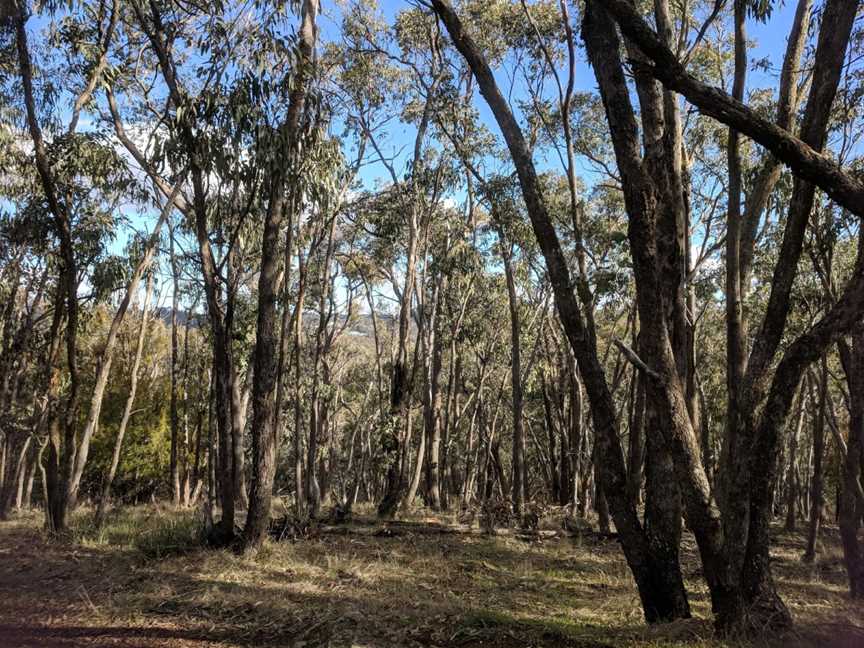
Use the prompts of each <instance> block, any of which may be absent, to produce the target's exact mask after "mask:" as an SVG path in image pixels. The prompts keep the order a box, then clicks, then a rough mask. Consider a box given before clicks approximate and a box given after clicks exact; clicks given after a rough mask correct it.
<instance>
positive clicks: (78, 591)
mask: <svg viewBox="0 0 864 648" xmlns="http://www.w3.org/2000/svg"><path fill="white" fill-rule="evenodd" d="M135 571H136V568H135V565H134V562H133V560H132V559H131V557H129V556H123V555H122V554H120V555H118V552H117V550H116V549H114V550H97V549H91V548H82V547H80V546H74V545H70V544H69V543H63V542H48V541H46V540H45V538H44V536H42V534H40V533H39V532H38V531H36V530H35V529H33V528H31V527H29V526H26V525H24V524H21V523H15V522H13V523H4V524H3V525H0V646H2V647H3V648H25V647H27V648H29V647H31V646H33V647H35V646H38V647H40V648H42V647H52V648H53V647H54V646H58V647H60V646H62V647H64V648H66V647H69V646H112V647H113V646H121V647H124V648H125V647H129V648H132V647H133V646H134V647H135V648H163V647H165V648H167V647H169V646H170V647H178V648H209V647H211V646H223V647H224V646H233V645H237V644H234V643H231V642H230V641H214V640H213V639H212V637H208V636H207V633H206V629H205V628H195V629H189V628H181V627H178V626H176V625H174V624H172V623H170V620H166V619H159V618H156V619H152V618H146V617H144V618H142V619H140V622H139V620H135V622H134V623H124V624H121V625H118V624H116V623H114V622H113V620H112V619H109V618H106V616H105V614H104V613H103V612H102V611H101V609H102V607H103V606H104V604H105V603H106V602H109V601H110V599H111V597H112V596H113V595H114V594H115V593H116V592H118V591H119V590H121V589H122V588H126V587H129V586H130V584H131V583H132V582H133V581H134V580H135V579H136V578H139V577H140V575H138V574H136V573H135Z"/></svg>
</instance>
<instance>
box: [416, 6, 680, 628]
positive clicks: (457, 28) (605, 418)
mask: <svg viewBox="0 0 864 648" xmlns="http://www.w3.org/2000/svg"><path fill="white" fill-rule="evenodd" d="M432 6H433V8H434V10H435V12H436V13H437V14H438V16H439V17H440V18H441V20H442V22H443V23H444V25H445V26H446V28H447V31H448V32H449V34H450V37H451V39H452V40H453V43H454V45H455V46H456V48H457V49H458V50H459V52H460V53H461V54H462V55H463V56H464V57H465V59H466V61H467V63H468V66H469V67H470V68H471V71H472V73H473V75H474V77H475V78H476V79H477V82H478V85H479V87H480V91H481V94H482V95H483V97H484V98H485V99H486V101H487V102H488V104H489V107H490V108H491V110H492V112H493V114H494V116H495V119H496V121H497V122H498V125H499V127H500V128H501V131H502V133H503V135H504V139H505V141H506V143H507V147H508V149H509V151H510V156H511V158H512V160H513V163H514V166H515V167H516V172H517V176H518V178H519V184H520V187H521V190H522V195H523V198H524V200H525V203H526V206H527V208H528V214H529V218H530V220H531V225H532V228H533V230H534V233H535V236H536V238H537V241H538V243H539V245H540V249H541V251H542V253H543V256H544V259H545V261H546V268H547V272H548V273H549V277H550V281H551V284H552V288H553V293H554V296H555V304H556V308H557V310H558V314H559V317H560V318H561V321H562V324H563V326H564V330H565V332H566V334H567V338H568V340H569V342H570V344H571V346H572V348H573V351H574V354H575V356H576V359H577V363H578V364H579V368H580V372H581V374H582V377H583V380H584V382H585V387H586V391H587V392H588V397H589V402H590V403H591V409H592V415H593V418H594V428H595V432H596V434H597V441H596V443H597V444H598V445H599V446H600V454H601V455H602V457H603V461H602V465H601V470H600V476H601V479H602V481H603V483H604V491H605V493H606V496H607V498H608V499H609V504H610V508H611V509H612V513H613V517H614V518H615V526H616V528H617V529H618V533H619V538H620V539H621V542H622V546H623V548H624V553H625V556H626V558H627V561H628V564H629V566H630V568H631V571H632V572H633V575H634V577H635V580H636V583H637V587H638V589H639V593H640V598H641V600H642V604H643V609H644V611H645V616H646V619H647V620H649V621H657V620H660V619H668V618H672V617H673V616H675V614H676V611H677V610H676V608H675V600H676V595H675V593H672V592H669V591H668V590H667V589H666V586H665V583H663V582H662V581H660V580H658V577H659V576H661V575H660V574H658V570H656V569H654V568H653V560H652V557H651V555H650V552H649V548H648V545H647V542H646V539H645V535H644V531H643V529H642V526H641V524H640V523H639V520H638V518H637V515H636V509H635V506H634V505H633V503H632V502H631V501H630V500H629V499H628V498H627V497H626V472H625V468H624V458H623V453H622V451H621V446H620V441H619V438H618V433H617V429H616V422H615V409H614V405H613V402H612V397H611V394H610V393H609V389H608V386H607V385H606V379H605V375H604V371H603V368H602V366H601V364H600V362H599V359H598V357H597V353H596V349H595V348H594V346H593V344H592V343H591V341H590V340H589V337H588V335H587V333H586V328H585V324H584V321H583V319H582V315H581V313H580V310H579V306H578V304H577V302H576V299H575V296H574V294H573V290H572V286H573V283H572V281H571V278H570V272H569V269H568V267H567V264H566V261H565V259H564V255H563V252H562V250H561V246H560V243H559V241H558V237H557V234H556V232H555V229H554V227H553V225H552V222H551V220H550V218H549V214H548V210H547V208H546V204H545V202H544V200H543V196H542V191H541V189H540V183H539V181H538V179H537V174H536V170H535V168H534V163H533V161H532V159H531V154H530V151H529V148H528V145H527V142H526V141H525V139H524V137H523V135H522V131H521V129H520V127H519V125H518V123H517V122H516V119H515V118H514V116H513V114H512V112H511V111H510V108H509V106H508V105H507V102H506V100H505V99H504V97H503V96H502V95H501V92H500V91H499V89H498V86H497V83H496V81H495V78H494V75H493V74H492V70H491V69H490V68H489V65H488V63H487V62H486V60H485V58H484V56H483V55H482V54H481V52H480V51H479V49H478V48H477V46H476V45H475V43H474V41H473V39H472V38H471V37H470V36H469V35H468V33H467V32H466V31H465V29H464V27H463V25H462V22H461V20H460V19H459V17H458V16H457V15H456V13H455V12H454V11H453V9H452V7H451V6H450V5H449V3H447V2H446V0H433V1H432Z"/></svg>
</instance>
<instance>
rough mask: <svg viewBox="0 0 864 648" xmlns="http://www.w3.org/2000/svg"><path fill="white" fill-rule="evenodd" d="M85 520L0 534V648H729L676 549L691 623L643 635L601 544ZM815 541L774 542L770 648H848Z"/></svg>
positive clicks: (860, 641) (179, 520) (147, 517)
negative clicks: (787, 616) (778, 609)
mask: <svg viewBox="0 0 864 648" xmlns="http://www.w3.org/2000/svg"><path fill="white" fill-rule="evenodd" d="M86 519H87V518H86V514H82V517H81V518H79V519H78V520H77V522H76V526H75V533H74V536H73V538H72V539H71V540H66V541H52V542H48V541H46V540H45V539H44V538H43V537H42V535H41V533H40V532H39V530H38V524H39V520H38V518H36V517H35V516H33V515H29V516H24V517H22V518H19V519H18V520H16V521H14V522H12V523H5V524H3V525H2V526H0V547H2V549H0V638H2V637H3V633H4V630H5V631H6V633H7V636H9V637H12V640H13V643H11V644H10V643H3V640H2V639H0V645H3V646H6V645H40V646H41V645H64V646H65V645H69V646H73V645H74V646H78V645H124V646H125V645H129V646H133V645H134V646H162V645H165V646H211V645H221V646H251V645H256V646H258V645H273V646H296V647H298V648H299V647H300V646H333V647H337V646H358V647H372V646H375V647H385V646H427V647H431V646H441V647H444V646H447V647H450V646H454V647H455V646H502V647H513V648H516V647H517V646H518V647H520V648H521V647H529V646H544V647H551V646H574V647H580V648H589V647H599V646H640V647H649V646H652V647H660V646H670V647H671V646H705V647H712V648H719V647H720V646H732V645H741V643H740V642H735V643H728V642H727V643H721V642H719V641H716V640H714V639H713V638H712V631H711V625H710V621H709V620H708V619H709V618H710V615H709V610H708V601H707V592H706V589H705V587H704V584H703V582H702V581H701V579H700V577H699V569H698V561H697V559H696V557H695V553H694V547H693V546H692V543H691V542H690V541H688V542H687V543H685V555H684V570H685V575H686V576H687V578H688V590H689V592H690V595H691V603H692V605H693V609H694V617H695V618H694V619H692V620H689V621H686V622H679V623H674V624H667V625H663V626H656V627H650V628H649V627H646V626H645V625H644V624H643V623H642V617H641V611H640V608H639V602H638V598H637V595H636V592H635V589H634V587H633V583H632V578H631V577H630V574H629V572H628V570H627V567H626V565H625V563H624V560H623V558H622V555H621V552H620V549H619V548H618V546H617V544H616V543H615V542H614V541H608V540H602V541H592V540H590V539H584V540H581V541H579V540H573V539H569V538H566V539H553V540H545V541H543V542H542V543H538V542H525V541H522V540H517V539H514V538H511V537H499V536H473V535H471V536H465V535H428V534H413V533H410V532H407V533H402V534H401V535H399V536H398V537H386V536H381V537H375V536H371V535H338V536H337V535H322V536H320V537H316V538H311V539H308V540H304V541H302V542H298V543H293V544H292V543H290V542H283V543H278V544H277V543H269V544H267V545H266V546H265V548H264V549H263V550H262V551H261V552H260V553H259V554H258V555H257V556H255V557H254V558H249V557H240V556H237V555H235V554H233V553H231V552H228V551H214V550H207V549H201V548H199V547H197V546H195V542H196V538H197V535H196V534H197V526H196V523H195V521H194V516H193V514H192V513H189V512H186V513H177V512H172V511H169V510H167V509H156V508H153V507H141V508H138V509H135V510H131V511H125V512H123V513H120V514H118V515H116V516H114V517H113V518H111V519H110V520H109V523H108V525H107V526H106V527H105V529H104V530H103V531H102V532H100V533H96V532H95V531H94V530H93V529H92V528H88V526H87V524H86V522H85V521H86ZM423 520H424V521H429V518H423ZM437 521H441V520H440V519H437ZM825 538H826V541H825V547H824V551H823V553H822V556H821V559H820V561H819V562H817V564H816V565H813V566H810V565H803V564H802V563H801V562H800V560H799V556H800V555H801V553H802V550H803V546H802V542H801V539H800V538H798V537H797V536H786V535H781V536H778V538H777V543H776V560H777V570H776V571H777V575H778V578H779V580H780V583H781V587H782V589H783V593H784V595H785V597H786V600H787V602H788V603H789V604H790V606H791V607H792V609H793V613H794V614H795V617H796V619H797V621H798V622H799V623H798V627H797V629H796V632H795V634H793V635H790V636H786V637H783V638H782V639H780V640H777V641H776V642H774V643H778V644H782V645H783V646H786V647H790V646H796V645H800V646H808V645H809V646H830V645H837V646H840V645H847V646H864V630H860V628H861V627H864V610H862V609H860V607H858V606H855V605H854V604H852V603H851V602H850V601H849V600H848V599H847V598H846V596H845V589H844V588H845V576H844V573H843V569H842V564H841V563H840V562H838V559H839V548H838V546H837V538H836V531H835V530H833V529H830V528H829V529H826V532H825ZM160 547H167V548H168V549H160ZM154 556H157V558H154ZM22 570H23V571H22ZM22 573H23V574H25V576H24V578H23V580H22V577H21V574H22ZM855 633H860V634H858V635H857V636H856V634H855ZM67 635H68V636H70V637H72V639H71V640H70V642H69V643H62V641H63V640H64V637H66V636H67ZM31 640H32V642H31ZM15 641H17V642H18V643H14V642H15ZM28 642H30V643H28ZM841 642H842V643H841ZM769 643H771V642H769V641H768V640H767V639H766V640H763V641H760V642H758V644H757V645H768V644H769Z"/></svg>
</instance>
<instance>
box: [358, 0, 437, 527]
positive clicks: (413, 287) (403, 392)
mask: <svg viewBox="0 0 864 648" xmlns="http://www.w3.org/2000/svg"><path fill="white" fill-rule="evenodd" d="M342 30H343V33H344V35H345V38H346V40H347V42H348V44H349V51H350V54H349V55H348V56H347V58H346V59H345V62H344V64H343V66H342V69H343V72H342V74H343V81H342V85H343V88H344V91H345V92H346V94H348V96H350V97H351V99H352V101H353V103H354V105H353V107H352V109H351V112H350V116H351V119H352V120H353V121H355V122H356V123H357V124H358V125H359V127H360V129H361V130H362V132H363V133H364V135H365V137H366V138H367V139H368V141H369V145H370V148H371V149H372V150H373V151H374V153H375V156H376V162H377V163H378V164H380V165H381V167H382V168H383V169H384V172H385V173H386V174H387V176H388V177H389V180H390V185H389V186H388V187H387V188H386V189H384V190H383V192H382V198H385V199H386V201H387V202H389V203H390V205H389V206H388V208H387V215H388V217H389V218H391V219H397V221H396V222H393V223H384V222H382V223H380V224H378V226H379V227H381V228H382V230H383V231H382V233H383V234H385V235H386V236H387V239H389V242H388V241H385V243H386V244H387V245H386V247H388V248H389V249H391V250H393V251H395V249H398V248H395V246H394V243H395V242H396V240H395V239H397V236H396V234H397V231H398V230H396V231H394V229H393V228H394V225H397V224H399V225H401V226H403V227H404V228H405V229H406V230H407V236H406V238H407V241H406V244H405V248H404V252H402V251H401V250H400V256H401V254H404V259H405V261H404V264H400V265H404V277H398V276H397V275H396V274H395V273H394V272H393V271H389V272H388V274H389V276H390V278H391V283H392V284H393V292H394V293H395V294H396V295H397V296H398V299H399V327H398V331H399V336H398V343H397V348H396V354H395V358H394V360H393V363H392V370H391V381H390V405H389V413H388V416H387V417H386V419H384V420H382V421H381V443H382V448H383V451H384V452H383V459H384V461H385V462H386V464H387V466H388V467H387V482H386V483H387V486H386V489H385V493H384V496H383V498H382V500H381V502H380V504H379V507H378V513H379V515H380V516H382V517H392V516H393V515H394V514H395V513H396V510H397V508H398V506H399V504H400V502H401V501H402V500H403V498H404V495H405V491H406V487H407V483H406V482H407V477H406V473H405V470H404V468H405V465H406V463H408V461H406V459H407V457H408V456H409V450H410V448H409V447H408V444H409V443H410V440H409V437H408V429H409V425H410V409H409V407H408V403H409V400H410V398H411V390H412V383H413V380H412V379H413V376H414V375H415V374H416V373H417V372H416V367H412V366H411V361H410V350H409V343H410V330H411V311H412V304H413V301H414V299H415V294H416V293H417V290H418V286H417V281H418V279H417V276H418V275H417V264H418V261H419V259H420V256H421V255H422V250H421V245H423V239H424V232H425V231H426V230H427V228H428V225H429V223H430V219H432V218H433V216H434V214H435V212H436V207H437V205H438V204H439V203H440V201H441V200H442V198H443V196H444V195H445V189H446V186H447V182H448V177H447V171H448V162H447V160H446V158H445V159H441V158H440V156H438V154H437V153H436V152H435V151H434V150H433V149H432V148H431V146H430V142H429V138H430V132H429V131H430V126H431V123H432V119H433V116H434V112H435V102H436V99H437V88H438V87H439V85H440V83H441V80H442V79H443V77H444V76H445V75H446V74H447V67H446V65H445V63H444V61H443V60H442V58H441V52H440V34H439V33H438V31H437V29H436V27H435V24H434V22H432V21H429V20H428V18H427V17H426V16H424V15H423V13H422V12H419V11H407V12H404V13H403V14H401V15H400V21H399V22H398V24H397V25H396V26H395V28H394V29H393V30H392V31H391V30H389V29H388V28H386V27H385V26H384V25H383V24H382V22H381V20H380V19H379V18H378V17H377V16H376V15H375V13H374V11H372V10H370V8H369V7H368V6H365V5H362V4H360V5H356V6H352V7H349V9H348V11H347V12H346V15H345V18H344V20H343V26H342ZM403 63H404V65H405V66H406V67H409V68H413V69H416V70H418V71H419V74H422V76H423V78H424V79H425V80H426V83H422V84H421V83H417V82H416V81H415V83H414V84H405V83H399V82H398V81H399V79H400V76H404V72H402V73H401V74H400V71H399V67H400V65H402V64H403ZM409 78H410V77H409ZM388 102H390V103H388ZM393 102H399V104H400V105H402V106H403V113H402V115H401V119H402V121H403V122H404V123H406V124H407V125H410V127H411V128H412V129H413V133H412V134H413V138H412V139H413V142H412V144H413V146H412V147H411V154H410V156H407V157H408V159H407V160H406V161H405V173H400V172H399V171H397V168H398V167H397V165H398V164H400V161H399V160H398V159H394V157H393V156H390V155H388V152H387V151H386V149H385V146H386V145H387V144H386V142H385V141H383V140H382V128H383V127H384V126H385V125H386V124H387V123H388V122H389V121H391V120H392V107H393ZM382 206H383V204H382ZM399 220H401V221H402V222H401V223H398V221H399ZM394 248H395V249H394ZM395 260H396V259H394V261H395ZM418 348H419V347H418Z"/></svg>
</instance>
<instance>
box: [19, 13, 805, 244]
mask: <svg viewBox="0 0 864 648" xmlns="http://www.w3.org/2000/svg"><path fill="white" fill-rule="evenodd" d="M379 6H380V9H381V12H382V13H383V15H384V16H385V17H386V18H387V19H388V21H392V19H393V18H394V17H395V15H396V14H397V13H398V12H399V11H401V10H403V9H405V8H409V7H410V6H411V5H410V4H409V3H407V2H402V1H396V0H381V2H380V3H379ZM322 10H323V13H322V16H321V18H320V19H319V25H320V28H321V38H322V40H324V41H336V42H338V41H339V39H340V37H339V12H340V8H339V6H337V5H334V4H332V3H330V2H327V0H325V2H324V6H323V8H322ZM794 10H795V5H794V3H791V2H787V3H784V4H778V5H777V6H776V7H775V9H774V13H773V15H772V17H771V18H770V19H769V21H768V22H767V23H760V22H758V21H756V20H753V19H750V20H748V24H747V29H748V39H749V40H750V41H751V44H752V48H751V50H750V53H749V56H750V60H751V62H752V61H754V60H759V59H762V58H765V57H767V58H768V59H769V60H770V61H771V64H772V68H773V69H771V70H769V71H767V72H766V71H762V70H751V72H750V74H749V78H748V87H750V88H758V87H771V86H775V85H776V83H777V77H778V75H779V65H780V61H781V57H782V55H783V52H784V49H785V46H786V39H787V36H788V33H789V27H790V25H791V22H792V18H793V15H794ZM44 25H45V21H44V19H40V18H38V17H34V18H33V19H31V21H30V24H29V25H28V27H29V28H30V31H31V34H32V33H33V32H34V31H37V30H39V29H40V28H42V27H44ZM34 36H35V35H34ZM577 36H578V29H577ZM31 38H32V42H33V43H34V44H35V42H36V41H37V39H36V38H34V37H33V36H31ZM580 56H582V52H580ZM497 73H498V75H499V81H500V82H501V84H502V86H503V87H506V86H507V85H509V80H508V79H507V78H506V75H505V72H504V71H502V70H498V71H497ZM576 80H577V90H578V91H592V90H594V88H595V85H596V84H595V79H594V76H593V72H592V70H591V69H590V68H589V67H588V65H587V64H586V63H585V62H584V60H582V61H580V64H579V66H578V68H577V77H576ZM548 90H549V91H550V92H551V91H552V85H551V84H550V85H549V87H548ZM522 96H524V91H523V93H522ZM518 98H520V93H519V91H518V89H517V91H516V93H515V95H514V99H518ZM475 107H476V108H477V109H478V111H479V114H480V116H481V119H482V120H483V121H484V123H485V124H486V125H487V127H489V128H490V129H491V130H492V132H494V133H498V129H497V126H496V125H495V122H494V119H492V116H491V113H490V111H489V109H488V106H487V105H486V103H485V101H483V100H482V98H481V97H480V96H479V94H478V95H477V97H476V98H475ZM337 119H338V115H337ZM86 127H87V125H86V116H83V117H82V128H86ZM413 137H414V131H413V128H412V127H409V126H405V125H404V124H399V123H397V122H394V123H393V126H392V127H391V128H390V129H389V131H388V132H387V133H386V135H385V141H383V142H382V143H381V144H382V149H383V150H384V151H385V153H390V152H395V151H398V150H403V149H404V150H405V151H410V148H411V145H412V143H413ZM537 164H538V166H539V167H540V168H552V169H560V163H559V161H558V158H557V156H555V155H554V154H552V155H548V156H545V158H544V157H542V156H540V155H539V154H538V159H537ZM400 166H401V165H398V164H397V170H398V169H399V167H400ZM581 171H582V172H581V175H583V176H585V179H586V181H587V182H588V183H589V184H590V182H591V173H592V171H591V169H590V167H587V166H585V165H582V170H581ZM361 180H362V182H363V183H364V185H366V186H367V187H372V186H374V185H375V184H376V182H377V181H379V180H384V181H389V176H388V175H387V174H386V172H385V170H384V169H383V167H382V166H381V165H380V164H372V165H369V166H366V167H364V168H363V169H362V171H361ZM460 198H461V197H460V196H457V199H460ZM127 215H128V216H129V217H130V221H131V225H132V227H134V228H135V229H137V230H139V231H141V230H142V229H149V228H150V227H152V223H153V222H154V221H155V217H156V215H155V213H150V214H134V213H128V212H127ZM128 236H129V231H128V225H126V226H120V227H118V232H117V237H116V240H115V241H114V243H113V244H112V245H111V251H112V252H113V253H115V254H122V253H123V248H124V246H125V244H126V241H127V240H128Z"/></svg>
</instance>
